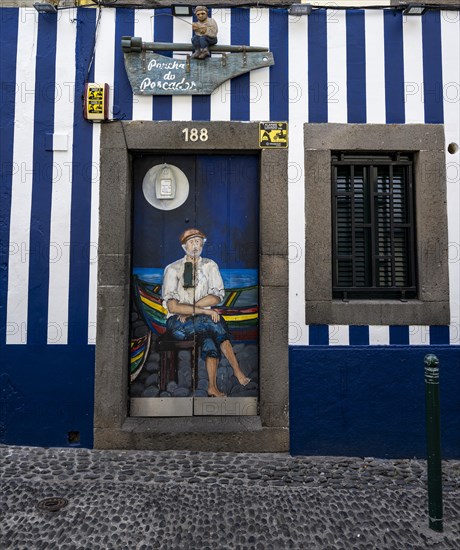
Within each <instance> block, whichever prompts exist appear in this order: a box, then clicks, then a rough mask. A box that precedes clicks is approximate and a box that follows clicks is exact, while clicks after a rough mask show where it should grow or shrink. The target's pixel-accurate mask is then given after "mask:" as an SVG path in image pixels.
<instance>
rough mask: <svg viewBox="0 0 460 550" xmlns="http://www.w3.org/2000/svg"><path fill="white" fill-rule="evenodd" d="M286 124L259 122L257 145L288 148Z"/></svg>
mask: <svg viewBox="0 0 460 550" xmlns="http://www.w3.org/2000/svg"><path fill="white" fill-rule="evenodd" d="M287 126H288V123H287V122H259V145H260V147H267V148H272V147H283V148H286V147H287V146H288V127H287Z"/></svg>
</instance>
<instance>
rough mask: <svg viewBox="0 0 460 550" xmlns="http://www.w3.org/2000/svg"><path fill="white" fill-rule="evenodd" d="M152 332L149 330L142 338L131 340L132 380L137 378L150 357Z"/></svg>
mask: <svg viewBox="0 0 460 550" xmlns="http://www.w3.org/2000/svg"><path fill="white" fill-rule="evenodd" d="M151 336H152V333H151V332H148V333H147V334H146V335H145V336H142V337H141V338H134V339H133V340H131V348H130V378H131V382H133V380H135V379H136V378H137V375H138V374H139V373H140V372H141V370H142V367H143V366H144V363H145V361H146V359H147V357H148V354H149V350H150V340H151Z"/></svg>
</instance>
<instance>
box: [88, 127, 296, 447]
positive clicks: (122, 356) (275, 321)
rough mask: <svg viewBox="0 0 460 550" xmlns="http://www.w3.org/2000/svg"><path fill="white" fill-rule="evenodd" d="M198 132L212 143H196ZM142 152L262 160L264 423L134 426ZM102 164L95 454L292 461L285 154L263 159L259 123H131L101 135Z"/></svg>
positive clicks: (158, 421) (187, 421)
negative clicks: (145, 452)
mask: <svg viewBox="0 0 460 550" xmlns="http://www.w3.org/2000/svg"><path fill="white" fill-rule="evenodd" d="M193 128H196V129H197V131H198V136H200V135H201V136H203V137H207V139H206V140H203V141H201V140H200V139H197V141H194V142H193V141H190V136H191V135H192V134H191V133H190V131H191V130H192V129H193ZM184 129H187V130H188V136H189V141H186V140H185V137H186V133H184V132H183V130H184ZM201 130H206V131H207V132H203V133H201ZM143 152H145V153H146V154H147V153H148V154H152V153H153V154H158V153H159V154H161V153H165V154H168V153H173V152H181V153H192V154H206V153H207V154H212V153H219V154H225V153H229V154H244V153H251V154H254V153H256V154H258V155H259V158H260V189H259V193H260V203H259V208H260V214H259V216H260V226H259V229H260V238H259V282H260V323H259V330H260V341H259V345H260V356H259V361H260V365H259V368H260V411H259V416H255V417H249V416H243V417H241V416H234V417H232V416H219V417H188V418H131V417H130V416H129V395H128V387H129V382H128V360H129V359H128V350H129V303H130V301H129V297H130V275H131V227H132V219H131V217H132V206H131V202H132V197H131V192H132V156H133V155H134V154H139V153H143ZM100 161H101V172H100V210H99V243H98V288H97V304H98V306H97V310H98V315H97V339H96V365H95V369H96V372H95V408H94V447H95V448H119V449H127V448H129V449H158V450H163V449H190V450H208V451H243V452H251V451H265V452H269V451H270V452H276V451H287V450H288V449H289V433H288V410H289V405H288V328H289V322H288V176H287V169H288V151H287V150H286V149H270V150H267V149H260V148H259V125H258V123H257V122H250V123H246V122H148V121H146V122H144V121H133V122H116V123H110V124H104V125H102V128H101V157H100Z"/></svg>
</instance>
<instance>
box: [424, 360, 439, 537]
mask: <svg viewBox="0 0 460 550" xmlns="http://www.w3.org/2000/svg"><path fill="white" fill-rule="evenodd" d="M425 403H426V440H427V454H428V515H429V526H430V529H432V530H433V531H438V532H440V533H441V532H442V530H443V523H442V467H441V430H440V414H439V359H438V358H437V357H436V355H432V354H429V355H426V356H425Z"/></svg>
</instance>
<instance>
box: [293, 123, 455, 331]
mask: <svg viewBox="0 0 460 550" xmlns="http://www.w3.org/2000/svg"><path fill="white" fill-rule="evenodd" d="M304 147H305V222H306V232H305V320H306V324H331V325H335V324H337V325H448V324H449V322H450V308H449V275H448V234H447V206H446V203H447V199H446V165H445V140H444V126H443V125H441V124H388V125H387V124H315V123H307V124H305V125H304ZM333 151H353V152H356V153H362V152H365V151H373V152H376V153H389V152H393V151H400V152H402V153H410V154H411V155H413V160H414V170H413V173H414V181H415V186H414V203H415V219H416V220H417V222H418V223H417V224H416V228H415V242H416V247H417V251H416V258H417V260H416V277H417V281H416V282H417V288H418V289H419V290H418V295H417V298H415V299H408V300H406V301H402V300H398V299H383V298H382V299H378V300H367V299H354V300H351V301H344V300H341V299H334V298H333V295H332V212H331V200H332V198H331V197H332V185H331V156H332V152H333Z"/></svg>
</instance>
